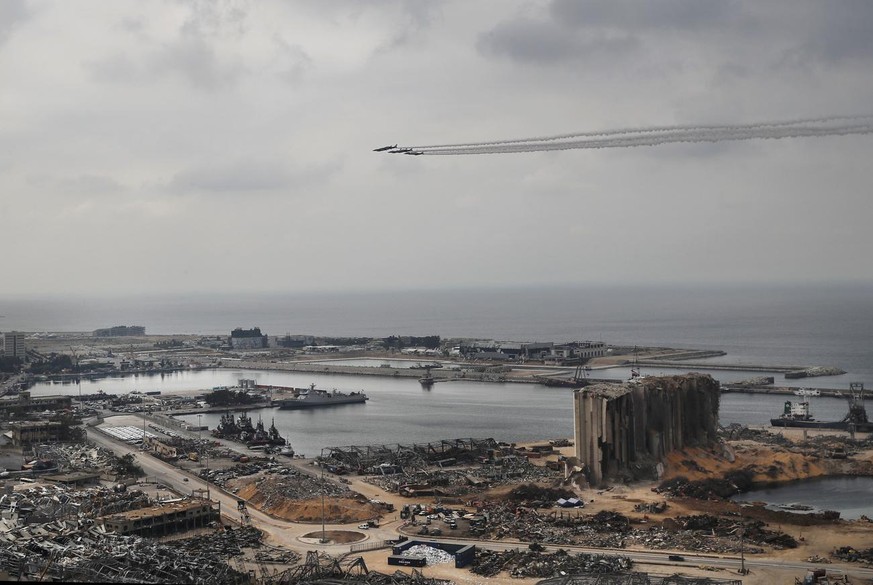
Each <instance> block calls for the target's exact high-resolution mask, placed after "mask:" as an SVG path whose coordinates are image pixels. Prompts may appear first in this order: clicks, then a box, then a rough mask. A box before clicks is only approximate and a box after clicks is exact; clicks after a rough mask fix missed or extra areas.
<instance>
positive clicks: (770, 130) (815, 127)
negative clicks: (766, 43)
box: [401, 116, 873, 155]
mask: <svg viewBox="0 0 873 585" xmlns="http://www.w3.org/2000/svg"><path fill="white" fill-rule="evenodd" d="M871 133H873V116H832V117H827V118H814V119H808V120H793V121H783V122H760V123H754V124H733V125H727V124H724V125H709V126H663V127H652V128H637V129H624V130H607V131H602V132H582V133H574V134H563V135H559V136H545V137H540V138H526V139H515V140H498V141H488V142H470V143H464V144H454V145H451V144H445V145H433V146H413V147H401V148H410V149H411V150H412V151H414V152H420V153H422V154H427V155H460V154H500V153H515V152H537V151H546V150H568V149H580V148H582V149H584V148H628V147H633V146H658V145H661V144H670V143H679V142H690V143H694V142H722V141H727V140H752V139H782V138H800V137H817V136H842V135H849V134H871Z"/></svg>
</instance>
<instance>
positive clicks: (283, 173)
mask: <svg viewBox="0 0 873 585" xmlns="http://www.w3.org/2000/svg"><path fill="white" fill-rule="evenodd" d="M341 169H342V165H341V164H340V163H339V162H337V161H332V162H327V163H321V164H315V165H310V166H295V165H293V163H290V162H288V161H281V160H270V161H265V160H261V159H258V160H255V159H239V160H234V161H229V162H219V161H216V162H214V163H209V164H204V165H198V166H193V167H190V168H188V169H185V170H183V171H181V172H179V173H178V174H176V176H174V177H173V179H172V180H171V181H170V182H169V183H168V185H167V188H168V189H169V190H170V191H171V192H174V193H180V194H185V193H193V192H205V193H218V194H220V193H228V194H230V193H250V194H255V193H275V192H278V191H289V190H294V189H299V188H303V187H307V188H309V187H312V186H313V185H316V184H319V183H323V182H325V181H327V180H329V179H330V177H331V176H333V175H335V174H336V173H338V172H339V171H340V170H341ZM300 195H303V194H302V193H301V194H300Z"/></svg>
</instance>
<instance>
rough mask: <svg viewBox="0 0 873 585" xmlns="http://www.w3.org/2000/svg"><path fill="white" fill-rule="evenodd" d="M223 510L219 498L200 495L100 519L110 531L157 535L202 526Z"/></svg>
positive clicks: (137, 534) (215, 517) (214, 518)
mask: <svg viewBox="0 0 873 585" xmlns="http://www.w3.org/2000/svg"><path fill="white" fill-rule="evenodd" d="M213 506H215V507H213ZM220 514H221V504H220V503H219V502H213V501H211V500H206V499H200V498H197V499H194V500H186V501H184V502H173V503H169V504H164V505H161V506H153V507H151V508H141V509H139V510H130V511H128V512H122V513H120V514H112V515H111V516H103V517H102V518H99V519H98V522H99V523H101V524H102V525H103V526H104V527H105V528H106V530H107V531H110V532H116V533H118V534H134V535H136V536H149V537H156V536H164V535H167V534H172V533H174V532H181V531H184V530H192V529H194V528H203V527H204V526H207V525H208V524H209V523H210V522H212V521H214V520H217V519H218V517H219V516H220Z"/></svg>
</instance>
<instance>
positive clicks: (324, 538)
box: [318, 447, 327, 544]
mask: <svg viewBox="0 0 873 585" xmlns="http://www.w3.org/2000/svg"><path fill="white" fill-rule="evenodd" d="M318 465H319V467H321V544H327V532H326V531H325V529H324V492H325V489H324V448H323V447H322V449H321V457H319V459H318Z"/></svg>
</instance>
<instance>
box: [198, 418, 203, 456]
mask: <svg viewBox="0 0 873 585" xmlns="http://www.w3.org/2000/svg"><path fill="white" fill-rule="evenodd" d="M202 428H203V427H202V426H200V415H199V414H198V415H197V462H198V463H199V464H200V465H203V461H202V459H203V443H201V442H200V430H201V429H202Z"/></svg>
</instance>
